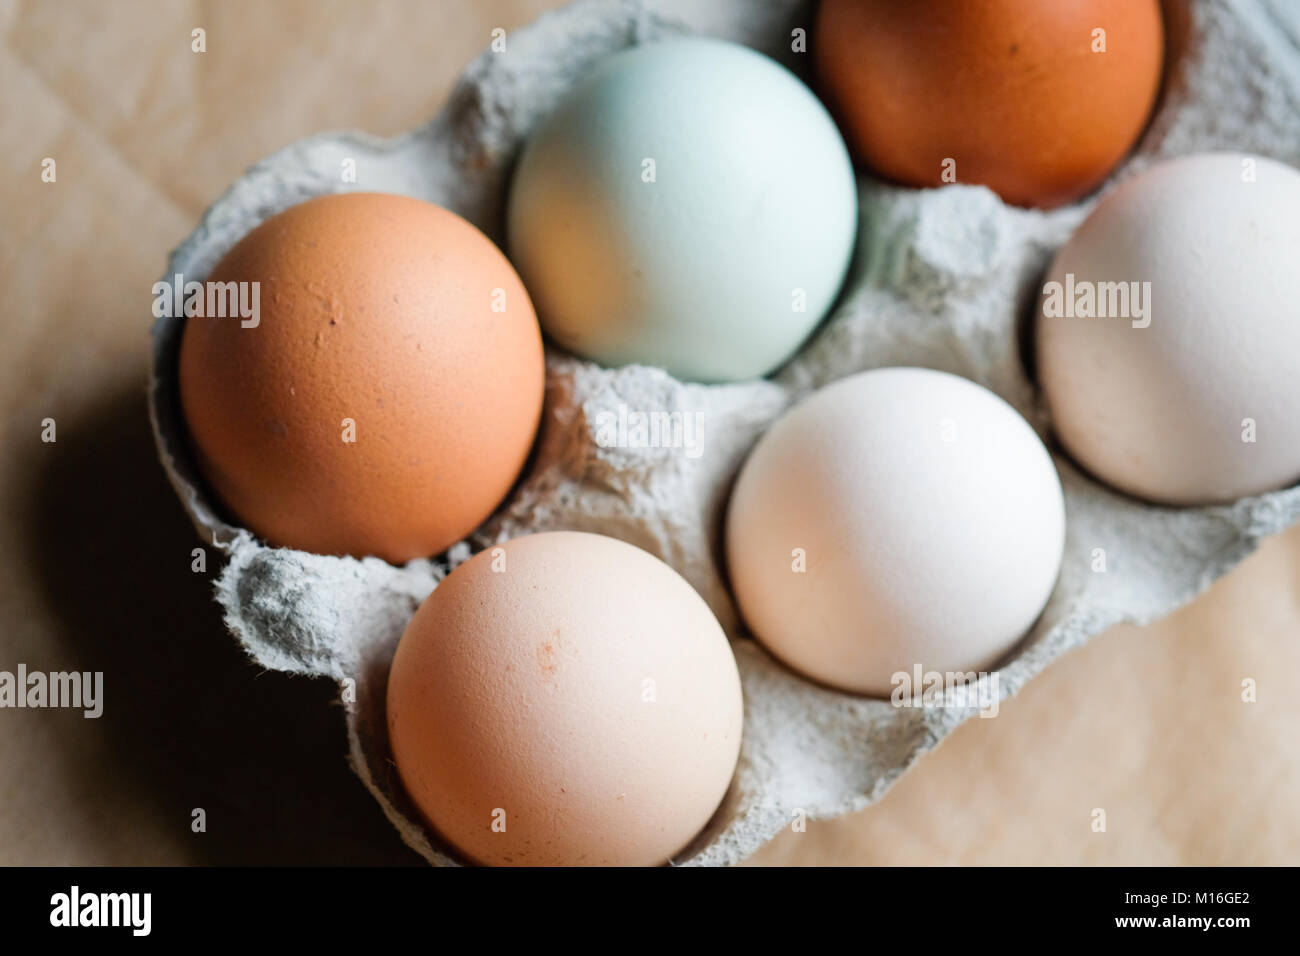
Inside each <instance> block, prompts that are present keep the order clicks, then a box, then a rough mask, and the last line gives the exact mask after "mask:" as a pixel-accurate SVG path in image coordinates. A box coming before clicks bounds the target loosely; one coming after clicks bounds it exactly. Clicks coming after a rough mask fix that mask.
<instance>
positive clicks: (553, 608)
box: [388, 532, 743, 866]
mask: <svg viewBox="0 0 1300 956" xmlns="http://www.w3.org/2000/svg"><path fill="white" fill-rule="evenodd" d="M742 719H743V705H742V700H741V689H740V678H739V674H738V672H737V669H736V663H735V659H734V658H733V656H732V653H731V648H730V645H729V644H728V642H727V639H726V636H725V635H724V633H723V631H722V628H721V627H720V626H719V624H718V622H717V620H716V619H715V618H714V617H713V614H712V612H711V611H710V610H709V608H708V606H707V605H706V604H705V603H704V600H703V599H702V598H700V596H699V595H698V594H696V593H695V591H694V590H693V589H692V588H691V587H690V585H689V584H687V583H686V581H685V580H683V579H682V578H681V577H680V576H678V574H677V573H676V572H675V571H673V570H672V569H671V568H670V567H669V566H668V565H666V564H664V563H663V562H661V561H659V560H658V559H657V558H655V557H653V556H651V555H650V554H648V553H646V552H645V551H642V550H640V549H639V548H636V547H633V546H632V545H630V544H625V543H624V542H622V541H619V540H616V539H614V538H607V537H604V536H601V535H593V534H585V533H578V532H549V533H544V534H536V535H529V536H527V537H522V538H515V539H513V540H511V541H508V542H506V543H505V544H504V545H501V546H500V547H499V548H493V549H489V550H487V551H483V552H480V553H479V554H478V555H476V556H475V557H474V558H472V559H471V560H470V561H468V562H466V563H465V564H463V565H461V566H460V567H458V568H457V569H456V570H455V571H454V572H453V573H452V574H451V575H450V576H449V577H447V579H446V580H444V581H443V582H442V583H441V584H439V585H438V587H437V588H436V589H435V590H434V592H433V593H432V595H430V597H429V598H428V600H426V601H425V603H424V604H423V605H422V606H421V607H420V609H419V611H418V612H417V613H416V615H415V617H414V618H413V619H412V621H411V623H410V625H409V627H408V628H407V630H406V633H405V634H404V635H403V637H402V640H401V643H400V644H399V646H398V649H397V654H396V656H395V657H394V659H393V665H392V671H391V673H390V676H389V683H388V725H389V736H390V740H391V745H392V751H393V758H394V760H395V762H396V764H397V768H398V770H399V772H400V774H401V778H402V782H403V783H404V784H405V787H406V790H407V793H408V794H409V795H410V797H411V799H412V800H413V801H414V803H415V805H416V806H417V807H418V808H419V810H420V811H421V813H422V814H423V815H424V817H425V819H426V820H427V822H428V823H429V824H430V826H431V827H432V828H433V829H434V830H435V831H437V832H438V833H439V834H440V835H441V836H442V837H443V838H444V839H446V840H447V841H448V842H450V843H451V844H453V845H454V846H455V847H456V848H457V849H459V851H460V852H461V853H462V854H463V855H464V856H465V857H467V858H469V859H470V860H472V861H474V862H478V863H483V864H494V865H496V864H516V865H593V866H595V865H651V864H658V863H663V862H665V861H667V860H668V859H669V858H670V857H671V856H672V855H673V854H675V853H676V852H677V851H679V850H681V849H682V848H683V847H684V846H685V845H686V844H687V843H689V842H690V841H691V839H692V838H693V837H694V836H695V835H696V834H697V833H698V832H699V831H700V830H701V829H702V828H703V827H704V826H705V824H706V823H707V822H708V820H709V818H710V817H711V816H712V815H713V813H714V811H715V810H716V809H717V807H718V805H719V803H720V802H721V800H722V798H723V796H724V794H725V793H726V791H727V788H728V786H729V784H730V781H731V778H732V774H733V772H734V769H735V766H736V760H737V757H738V755H739V748H740V739H741V724H742Z"/></svg>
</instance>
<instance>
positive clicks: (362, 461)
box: [180, 193, 544, 563]
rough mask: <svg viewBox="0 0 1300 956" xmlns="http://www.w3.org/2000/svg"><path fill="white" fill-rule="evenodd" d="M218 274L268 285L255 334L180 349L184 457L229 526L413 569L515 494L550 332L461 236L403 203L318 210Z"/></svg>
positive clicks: (482, 240) (489, 255)
mask: <svg viewBox="0 0 1300 956" xmlns="http://www.w3.org/2000/svg"><path fill="white" fill-rule="evenodd" d="M209 279H210V280H211V281H215V282H226V281H236V282H257V283H260V293H259V296H260V319H259V321H258V324H257V325H256V326H255V327H250V328H244V327H242V326H241V322H240V320H239V319H237V318H190V319H188V320H186V323H185V330H184V337H183V340H182V343H181V351H180V400H181V407H182V410H183V412H184V417H185V422H186V424H187V426H188V429H189V439H190V445H191V448H192V450H193V452H194V456H195V458H196V459H197V462H198V465H199V468H200V470H201V471H202V473H203V475H204V477H205V478H206V479H207V482H208V483H209V485H210V486H211V488H212V490H213V491H215V492H216V494H217V496H218V497H219V498H220V499H221V501H222V502H223V503H224V504H225V506H226V507H227V508H228V509H229V510H230V512H232V513H233V516H234V518H235V520H237V521H238V522H240V523H242V524H243V525H244V526H245V527H247V528H249V529H251V530H252V531H254V532H255V533H257V534H258V535H259V536H261V537H263V538H265V539H266V540H267V541H269V542H270V543H272V544H275V545H280V546H284V547H291V548H298V549H300V550H304V551H312V552H317V553H320V554H350V555H355V556H363V555H376V556H378V557H381V558H385V559H387V560H389V561H392V562H395V563H400V562H404V561H408V560H410V559H412V558H417V557H424V556H430V555H433V554H436V553H438V552H439V551H442V550H443V549H445V548H446V547H448V546H449V545H451V544H453V543H455V542H456V541H458V540H460V539H461V538H463V537H464V536H465V535H466V534H468V533H469V532H471V531H472V530H473V529H474V528H475V527H476V526H478V525H479V524H480V523H481V522H482V521H483V520H484V519H485V518H487V516H488V515H489V514H490V513H491V512H492V510H493V508H495V507H496V505H497V504H498V503H499V502H500V501H501V499H502V498H503V497H504V496H505V494H506V492H507V491H508V490H509V489H510V486H511V485H512V483H513V482H514V480H515V477H516V476H517V475H518V474H519V471H520V469H521V468H522V466H523V464H524V461H525V460H526V458H527V456H528V453H529V450H530V448H531V445H532V441H533V437H534V434H535V432H536V430H537V425H538V420H539V418H540V415H541V406H542V388H543V376H544V369H543V358H542V342H541V330H540V329H539V327H538V324H537V319H536V315H535V314H534V312H533V307H532V304H531V303H530V301H529V298H528V294H527V292H525V291H524V287H523V285H522V284H521V283H520V281H519V278H518V276H517V275H516V274H515V272H514V270H513V269H512V268H511V266H510V263H509V262H508V261H507V260H506V258H505V256H504V255H503V254H502V253H501V252H500V250H498V249H497V248H496V246H494V245H493V244H492V242H491V241H490V240H489V239H488V238H487V237H486V236H484V235H483V234H482V233H481V232H479V231H478V230H477V229H475V228H474V227H473V226H472V225H470V224H469V223H468V222H466V221H465V220H463V219H461V218H460V217H459V216H457V215H455V214H454V213H451V212H449V211H447V210H446V209H442V208H440V207H438V206H435V205H432V204H431V203H427V202H423V201H421V200H418V199H412V198H408V197H404V196H394V195H384V194H375V193H354V194H346V195H336V196H327V197H322V198H319V199H313V200H310V201H308V202H305V203H302V204H301V205H298V206H294V207H292V208H291V209H288V210H286V211H285V212H283V213H280V214H279V215H277V216H274V217H273V218H271V219H269V220H267V221H266V222H264V223H263V224H262V225H260V226H258V227H257V228H256V229H254V230H253V231H252V232H251V233H249V234H248V235H247V236H245V237H244V239H242V240H241V241H240V242H239V243H238V244H237V245H236V246H235V247H234V248H233V249H232V250H231V251H230V252H229V253H228V254H227V255H226V257H225V258H224V259H222V260H221V262H220V263H219V264H218V265H217V266H216V268H215V269H214V270H213V272H212V274H211V276H210V277H209ZM494 306H495V308H494ZM348 420H350V421H351V422H352V423H353V424H352V426H351V429H350V431H349V426H348ZM349 437H355V441H348V440H347V439H348V438H349Z"/></svg>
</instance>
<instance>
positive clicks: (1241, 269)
mask: <svg viewBox="0 0 1300 956" xmlns="http://www.w3.org/2000/svg"><path fill="white" fill-rule="evenodd" d="M1037 352H1038V377H1039V380H1040V381H1041V382H1042V386H1043V392H1044V394H1045V395H1046V398H1047V403H1048V405H1049V407H1050V409H1051V413H1052V423H1053V427H1054V429H1055V431H1056V434H1057V436H1058V437H1059V438H1060V440H1061V443H1062V444H1063V445H1065V447H1066V448H1067V449H1068V450H1069V451H1070V453H1071V454H1072V455H1073V456H1074V457H1075V459H1077V460H1078V461H1079V463H1080V464H1082V465H1083V466H1084V467H1085V468H1087V469H1088V470H1089V471H1091V472H1092V473H1093V474H1094V475H1096V476H1097V477H1098V478H1100V479H1101V480H1103V481H1105V482H1108V483H1109V484H1111V485H1114V486H1115V487H1116V488H1118V489H1120V490H1122V491H1125V492H1128V493H1130V494H1133V495H1137V496H1139V497H1142V498H1147V499H1149V500H1151V501H1157V502H1161V503H1166V504H1173V505H1191V504H1202V503H1210V502H1226V501H1232V500H1233V499H1235V498H1240V497H1242V496H1244V495H1254V494H1259V493H1261V492H1265V491H1269V490H1271V489H1274V488H1280V487H1282V486H1284V485H1288V484H1291V483H1292V482H1294V481H1295V480H1296V479H1298V478H1300V172H1297V171H1296V170H1294V169H1292V168H1291V167H1289V166H1286V165H1283V164H1282V163H1278V162H1274V161H1273V160H1269V159H1265V158H1263V157H1256V156H1243V155H1237V154H1227V153H1215V154H1201V155H1196V156H1186V157H1182V158H1179V159H1175V160H1171V161H1168V162H1165V163H1161V164H1160V165H1158V166H1153V167H1152V168H1150V169H1148V170H1146V171H1145V172H1143V173H1141V174H1140V175H1138V176H1135V177H1134V178H1133V179H1130V180H1129V181H1128V182H1126V183H1124V184H1123V185H1122V186H1120V187H1119V188H1118V189H1116V190H1115V191H1114V192H1112V193H1111V194H1110V195H1108V196H1107V197H1106V198H1105V199H1104V200H1103V201H1102V202H1101V203H1100V204H1099V205H1098V206H1097V208H1096V209H1094V210H1093V212H1092V214H1091V215H1090V216H1089V217H1088V218H1087V220H1085V221H1084V223H1083V225H1081V226H1080V227H1079V229H1078V231H1076V232H1075V234H1074V235H1073V236H1072V237H1071V239H1070V241H1069V242H1068V243H1066V245H1065V246H1064V247H1063V248H1062V249H1061V251H1060V252H1059V253H1058V254H1057V256H1056V259H1055V261H1054V262H1053V263H1052V266H1051V268H1050V270H1049V272H1048V275H1047V278H1046V282H1045V284H1044V296H1043V299H1042V304H1041V314H1040V317H1039V322H1038V341H1037Z"/></svg>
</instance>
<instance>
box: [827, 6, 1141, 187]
mask: <svg viewBox="0 0 1300 956" xmlns="http://www.w3.org/2000/svg"><path fill="white" fill-rule="evenodd" d="M812 50H813V54H814V58H815V61H816V67H817V75H818V80H819V82H820V84H821V88H822V91H823V93H824V95H825V96H826V98H827V102H828V103H829V104H830V105H831V109H832V112H833V113H834V114H835V115H836V117H837V118H838V119H839V121H840V124H841V126H842V128H843V130H844V135H845V138H846V139H847V140H848V141H849V144H850V146H851V147H852V149H853V152H854V154H855V156H856V157H857V158H858V159H860V160H862V161H863V162H865V163H866V164H867V165H868V166H870V167H871V168H872V169H873V170H875V171H876V172H877V173H879V174H880V175H882V176H884V177H886V178H888V179H892V180H895V181H897V182H900V183H904V184H906V185H911V186H940V185H943V184H944V183H947V182H960V183H974V184H981V185H985V186H988V187H989V188H991V189H992V190H993V191H994V192H996V193H998V195H1000V196H1001V197H1002V198H1003V199H1005V200H1006V201H1008V202H1011V203H1015V204H1017V205H1023V206H1044V207H1052V206H1058V205H1061V204H1063V203H1067V202H1070V201H1072V200H1074V199H1077V198H1078V197H1080V196H1082V195H1084V194H1085V193H1087V192H1089V191H1090V190H1092V189H1093V188H1095V187H1096V186H1097V185H1098V184H1100V182H1101V181H1102V180H1103V179H1104V178H1105V177H1106V175H1107V173H1108V172H1109V171H1110V170H1111V169H1112V168H1113V167H1114V166H1115V165H1116V164H1117V163H1118V162H1119V161H1120V159H1121V158H1123V156H1124V155H1125V154H1126V153H1127V152H1128V151H1129V150H1130V149H1131V148H1132V147H1133V145H1134V143H1135V142H1136V141H1137V138H1138V136H1139V134H1140V133H1141V132H1142V129H1143V127H1144V126H1145V125H1146V122H1147V118H1148V116H1149V115H1150V113H1151V108H1152V106H1153V104H1154V103H1155V100H1156V95H1157V92H1158V90H1159V87H1160V75H1161V68H1162V64H1163V58H1164V28H1163V24H1162V21H1161V13H1160V5H1159V2H1158V0H978V2H971V0H931V2H926V3H903V2H898V0H823V2H822V4H821V6H820V8H819V12H818V17H817V22H816V26H815V30H814V34H813V41H812ZM945 174H947V178H946V175H945Z"/></svg>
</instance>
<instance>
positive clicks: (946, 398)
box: [726, 368, 1065, 697]
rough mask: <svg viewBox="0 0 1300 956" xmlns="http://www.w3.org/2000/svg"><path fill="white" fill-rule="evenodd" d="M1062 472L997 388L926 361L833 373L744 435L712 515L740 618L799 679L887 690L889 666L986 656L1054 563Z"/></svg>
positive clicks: (1022, 624)
mask: <svg viewBox="0 0 1300 956" xmlns="http://www.w3.org/2000/svg"><path fill="white" fill-rule="evenodd" d="M1064 536H1065V511H1064V499H1063V496H1062V493H1061V485H1060V481H1059V479H1058V478H1057V475H1056V470H1055V468H1054V466H1053V464H1052V460H1051V457H1050V456H1049V455H1048V453H1047V450H1046V448H1044V447H1043V443H1042V442H1041V441H1040V440H1039V438H1038V435H1037V434H1036V433H1035V432H1034V430H1033V429H1032V428H1031V427H1030V426H1029V424H1028V423H1027V422H1026V421H1025V420H1024V419H1023V418H1022V417H1021V416H1020V415H1019V414H1017V412H1016V411H1015V410H1014V409H1013V408H1012V407H1011V406H1010V405H1008V404H1007V403H1006V402H1004V401H1003V400H1002V399H1001V398H999V397H998V396H996V395H994V394H993V393H992V392H990V391H988V390H987V389H984V388H981V387H980V386H978V385H976V384H974V383H973V382H970V381H967V380H966V379H963V378H959V377H957V376H955V375H949V374H947V373H944V372H936V371H931V370H928V369H916V368H890V369H880V370H877V371H872V372H863V373H860V374H858V375H852V376H849V377H848V378H845V379H841V380H840V381H838V382H835V383H833V384H831V385H829V386H827V387H825V388H823V389H821V390H820V391H818V392H815V393H814V394H813V395H812V396H810V397H809V398H807V399H805V400H804V401H803V402H801V403H800V404H799V405H797V406H795V408H794V409H793V410H791V411H790V412H789V413H787V414H786V415H785V416H784V417H783V418H781V419H780V420H779V421H778V422H777V423H776V424H775V425H774V426H772V428H771V429H770V430H769V431H768V433H767V434H766V435H765V436H764V437H763V438H762V440H761V441H760V442H759V443H758V445H757V446H756V447H755V449H754V451H753V452H752V453H751V455H750V457H749V459H748V460H747V461H746V462H745V465H744V467H743V469H742V471H741V474H740V477H739V478H738V479H737V482H736V487H735V490H734V492H733V493H732V499H731V504H730V507H729V510H728V515H727V529H726V544H727V562H728V566H729V570H730V576H731V583H732V588H733V590H734V593H735V596H736V600H737V602H738V603H739V605H740V609H741V611H742V613H743V615H744V618H745V621H746V623H747V624H748V626H749V628H750V629H751V630H752V631H753V633H754V634H755V635H756V636H757V637H758V638H759V639H760V640H761V641H762V642H763V644H764V645H765V646H766V647H767V648H768V649H769V650H770V651H772V652H773V653H774V654H775V655H776V656H777V657H779V658H780V659H781V660H783V661H784V662H785V663H787V664H788V665H790V666H791V667H793V668H794V669H795V670H798V671H800V672H802V673H803V674H805V675H807V676H809V677H811V678H813V679H814V680H818V681H821V682H823V683H826V684H829V685H832V686H834V687H839V688H842V689H844V690H849V691H855V692H858V693H863V694H870V695H873V696H878V697H885V696H889V695H890V693H891V690H892V689H893V687H894V686H895V685H896V680H895V677H896V675H899V674H908V675H910V674H912V673H914V671H915V668H916V667H917V666H918V665H919V666H920V667H921V668H922V669H923V670H924V671H937V672H939V673H946V672H957V671H960V672H962V673H966V672H969V671H972V670H974V671H979V670H985V669H988V668H991V667H993V666H994V665H996V664H997V663H998V660H999V658H1001V657H1002V656H1003V655H1004V654H1005V653H1006V652H1007V650H1009V649H1010V648H1011V647H1012V646H1013V645H1014V644H1015V643H1016V642H1017V641H1018V640H1020V638H1021V637H1023V636H1024V635H1025V633H1026V632H1027V631H1028V630H1029V628H1030V627H1031V626H1032V625H1033V623H1034V621H1035V619H1036V618H1037V617H1038V615H1039V613H1040V612H1041V611H1042V609H1043V606H1044V604H1045V603H1046V602H1047V598H1048V596H1049V595H1050V593H1051V591H1052V588H1053V586H1054V584H1055V581H1056V576H1057V572H1058V570H1059V568H1060V563H1061V553H1062V548H1063V546H1064Z"/></svg>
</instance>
